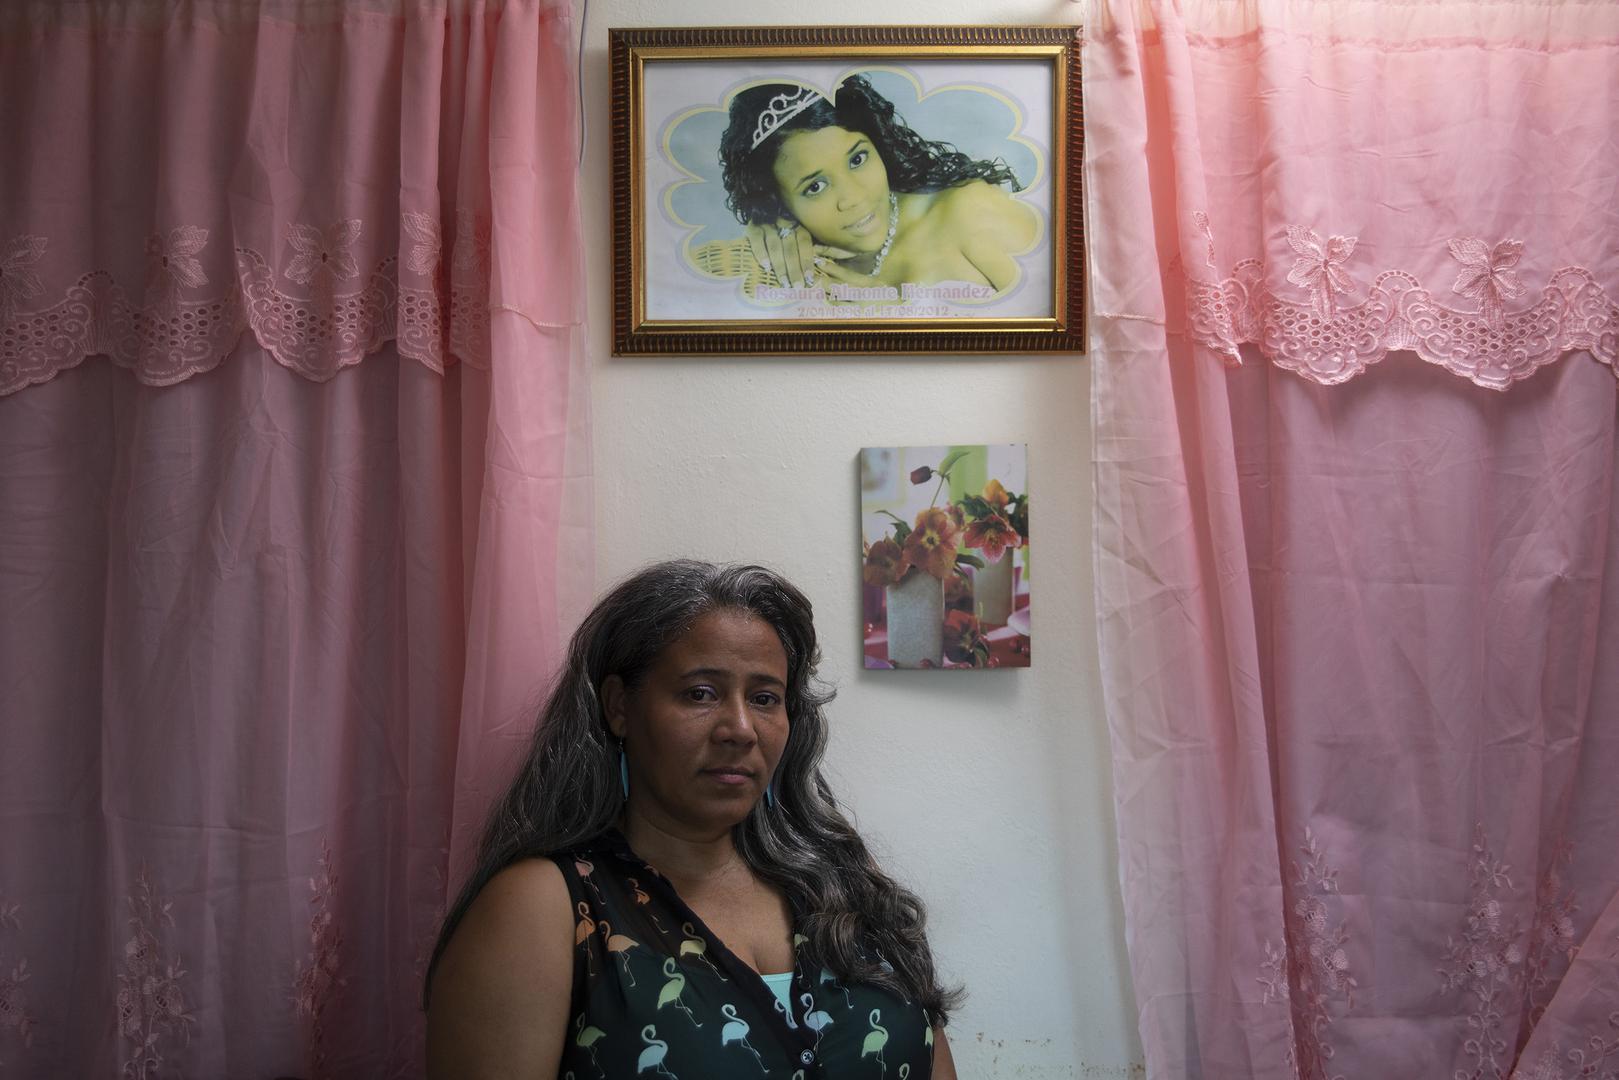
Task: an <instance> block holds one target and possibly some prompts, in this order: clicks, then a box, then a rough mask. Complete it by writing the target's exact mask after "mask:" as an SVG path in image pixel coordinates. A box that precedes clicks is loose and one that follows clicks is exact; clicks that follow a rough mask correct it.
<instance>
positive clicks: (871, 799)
mask: <svg viewBox="0 0 1619 1080" xmlns="http://www.w3.org/2000/svg"><path fill="white" fill-rule="evenodd" d="M1081 10H1082V9H1081V7H1080V6H1079V5H1076V4H1072V3H1068V2H1066V0H1046V2H1034V0H1004V2H1002V3H998V4H991V3H989V2H988V0H933V2H931V3H928V4H925V5H924V4H911V5H890V6H884V7H881V8H878V7H875V6H873V5H872V4H870V3H869V2H865V3H862V2H860V0H826V2H823V3H819V4H816V5H813V6H805V5H798V4H791V3H778V4H772V5H765V6H761V5H760V4H759V3H757V2H756V0H753V2H741V0H685V2H683V3H679V4H676V3H665V4H655V3H647V2H634V0H591V3H590V8H589V16H588V24H587V26H586V30H585V56H584V89H585V110H586V112H585V115H586V123H587V125H588V129H589V143H588V149H587V153H586V158H585V162H584V176H583V187H584V192H585V201H584V210H585V219H584V227H585V236H586V238H587V244H588V247H589V265H588V271H589V274H590V281H591V285H592V288H591V297H592V299H591V306H590V312H589V317H590V326H591V333H590V345H589V349H590V366H591V392H592V395H593V404H592V409H593V412H594V443H595V446H594V451H595V470H596V498H595V501H596V515H597V516H596V525H597V545H598V547H597V573H598V578H599V581H600V582H601V584H602V585H604V586H605V585H606V584H607V583H608V582H610V581H611V580H613V579H615V578H617V577H619V576H621V575H622V574H624V573H627V572H628V571H630V570H632V569H634V568H635V567H637V566H639V565H641V564H643V563H645V562H648V561H651V560H653V559H658V558H665V557H670V556H675V555H694V556H699V557H703V558H709V559H716V560H747V561H758V562H765V563H769V564H771V565H773V566H775V567H777V568H778V569H780V570H781V571H783V572H784V573H785V574H786V575H787V576H788V577H789V578H791V579H792V580H793V581H794V582H796V583H797V584H798V585H800V586H801V587H802V588H804V589H805V590H806V592H808V593H809V595H810V598H811V599H812V600H813V601H814V603H815V609H816V615H817V620H816V621H817V625H818V627H819V629H820V631H821V634H822V637H823V641H824V651H825V654H826V660H825V663H824V665H823V668H822V674H823V676H824V677H826V678H827V679H828V680H829V681H831V682H832V683H834V684H835V685H837V686H838V687H839V688H840V693H839V697H838V700H837V701H836V702H835V703H834V704H833V706H832V709H831V713H830V715H831V719H832V724H833V741H832V749H831V753H830V756H829V760H828V773H829V776H830V778H831V780H832V782H833V783H834V785H835V786H836V788H837V790H838V791H839V793H840V795H841V797H842V798H843V799H844V801H845V802H846V804H847V805H848V807H849V808H850V809H851V811H852V813H853V816H854V818H855V820H856V823H857V825H858V826H859V828H860V829H861V831H862V833H863V834H864V835H865V836H866V838H867V839H868V841H869V842H871V843H872V844H873V846H874V848H875V849H876V851H877V852H878V855H879V857H881V858H883V859H884V861H885V863H886V865H887V866H888V867H889V868H890V869H891V870H893V871H894V872H896V873H897V874H898V875H899V876H900V877H901V878H902V879H904V880H905V881H907V882H908V883H909V884H910V885H912V886H913V887H914V888H916V889H917V891H918V892H919V893H920V894H921V895H922V897H923V899H924V900H925V901H926V902H927V904H928V906H929V911H930V917H931V926H932V939H933V945H934V951H935V953H936V954H937V956H938V958H939V961H940V964H941V966H942V968H943V970H944V972H945V973H946V975H947V976H948V977H950V978H952V979H955V980H959V981H961V982H964V983H965V984H966V987H967V990H968V993H969V997H968V1001H967V1005H966V1007H965V1008H963V1009H962V1011H961V1012H960V1013H959V1015H958V1016H957V1017H956V1019H955V1021H954V1022H953V1023H952V1025H951V1027H950V1038H951V1044H952V1046H953V1047H954V1048H955V1053H956V1058H957V1061H958V1063H959V1065H960V1069H961V1075H962V1076H963V1077H969V1078H977V1077H986V1078H997V1077H1052V1078H1055V1077H1132V1076H1137V1075H1139V1073H1140V1066H1139V1065H1138V1064H1135V1063H1137V1062H1139V1061H1140V1060H1141V1051H1140V1048H1139V1045H1138V1042H1137V1038H1136V1035H1135V1013H1134V1006H1133V1004H1132V999H1131V991H1130V985H1129V975H1128V970H1127V967H1126V963H1125V956H1124V943H1123V923H1122V914H1121V909H1120V900H1119V890H1118V874H1117V871H1116V864H1115V850H1114V847H1115V845H1114V831H1113V809H1112V794H1111V786H1110V783H1111V781H1110V772H1109V767H1108V757H1107V732H1106V726H1105V724H1104V722H1103V719H1102V716H1101V710H1100V708H1099V705H1098V691H1097V686H1098V683H1097V660H1096V638H1095V628H1094V623H1093V620H1092V614H1091V612H1092V592H1091V590H1092V584H1091V556H1090V529H1091V522H1090V514H1091V502H1090V491H1091V478H1090V460H1089V445H1090V422H1089V405H1088V396H1089V389H1088V382H1087V379H1088V370H1087V367H1086V362H1085V360H1084V358H1082V357H1078V356H1048V357H1040V358H1031V357H995V358H985V357H977V356H945V357H937V358H929V357H899V358H892V359H884V358H859V357H837V358H824V359H781V358H755V359H747V360H736V359H708V358H698V359H691V360H624V359H615V358H613V357H612V356H611V355H610V353H611V336H610V328H611V315H612V313H611V309H610V282H611V272H612V270H611V263H610V250H609V238H610V217H611V207H610V203H609V188H610V184H611V175H610V169H609V164H608V137H607V115H608V110H607V81H608V76H607V29H608V27H610V26H663V25H689V26H725V25H759V24H764V23H800V24H807V23H810V22H813V23H817V24H830V25H847V24H858V23H864V22H870V21H873V20H874V19H882V20H884V21H889V22H930V23H938V24H957V23H960V24H970V23H988V22H995V23H1068V24H1071V23H1074V22H1076V21H1077V20H1078V16H1079V13H1080V11H1081ZM997 442H999V443H1007V442H1027V443H1028V444H1029V473H1030V490H1031V507H1032V511H1031V512H1032V515H1033V526H1034V528H1033V532H1034V536H1035V540H1034V543H1035V544H1036V545H1037V547H1036V548H1035V550H1036V551H1037V552H1038V555H1037V556H1036V558H1038V560H1039V574H1038V589H1037V592H1036V594H1035V603H1034V605H1033V607H1032V615H1033V619H1034V637H1033V641H1034V666H1033V667H1032V668H1030V669H1027V670H996V671H987V672H973V673H963V672H957V673H943V672H932V673H929V672H867V671H864V670H863V669H862V667H861V662H860V611H859V603H860V588H859V578H858V565H857V556H856V552H857V550H858V548H857V544H858V535H859V525H858V515H857V509H858V502H857V494H856V493H857V483H856V480H857V477H856V462H855V456H856V454H857V453H858V452H859V450H860V448H861V447H862V446H867V445H889V446H903V445H918V444H920V445H927V444H941V443H997Z"/></svg>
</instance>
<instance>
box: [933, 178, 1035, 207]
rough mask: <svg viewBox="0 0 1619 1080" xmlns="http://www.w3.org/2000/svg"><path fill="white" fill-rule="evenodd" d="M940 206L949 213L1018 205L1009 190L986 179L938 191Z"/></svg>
mask: <svg viewBox="0 0 1619 1080" xmlns="http://www.w3.org/2000/svg"><path fill="white" fill-rule="evenodd" d="M939 202H940V203H941V204H942V208H943V209H945V210H946V211H948V212H949V213H951V214H973V215H976V214H982V213H984V212H986V211H989V212H995V211H999V210H1005V209H1010V208H1013V207H1016V206H1018V205H1019V203H1018V202H1017V200H1015V199H1013V198H1012V195H1011V193H1010V192H1008V191H1007V190H1006V189H1005V188H1003V187H1001V186H1000V185H999V184H991V183H990V182H988V181H987V180H968V181H966V182H965V183H961V184H957V185H956V186H955V187H948V188H945V189H944V190H943V191H941V192H939Z"/></svg>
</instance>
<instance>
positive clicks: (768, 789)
mask: <svg viewBox="0 0 1619 1080" xmlns="http://www.w3.org/2000/svg"><path fill="white" fill-rule="evenodd" d="M775 808H776V782H775V781H774V780H772V781H770V783H768V784H766V785H765V809H766V810H774V809H775Z"/></svg>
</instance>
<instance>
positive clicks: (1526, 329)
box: [1186, 211, 1619, 390]
mask: <svg viewBox="0 0 1619 1080" xmlns="http://www.w3.org/2000/svg"><path fill="white" fill-rule="evenodd" d="M1194 219H1195V222H1196V224H1197V226H1198V229H1199V231H1200V232H1202V233H1203V235H1204V238H1205V240H1206V245H1207V255H1206V257H1205V260H1204V262H1205V265H1206V266H1207V267H1209V268H1211V269H1212V268H1214V266H1215V261H1214V260H1215V255H1214V253H1215V241H1214V237H1213V233H1212V230H1211V229H1210V227H1209V219H1208V215H1207V214H1204V213H1203V212H1201V211H1199V212H1197V213H1196V215H1195V218H1194ZM1286 240H1287V244H1288V246H1289V247H1290V248H1291V249H1292V251H1293V252H1294V258H1293V262H1292V265H1291V267H1290V268H1289V270H1288V273H1287V276H1286V279H1285V282H1286V285H1284V286H1283V287H1281V288H1274V287H1272V285H1271V284H1270V283H1269V273H1268V271H1269V270H1270V269H1271V268H1270V267H1268V266H1267V265H1266V264H1265V263H1264V262H1261V261H1260V260H1257V259H1245V260H1243V261H1242V262H1239V263H1237V265H1236V266H1234V267H1233V268H1232V271H1231V274H1230V276H1228V277H1226V278H1224V279H1221V280H1218V281H1216V280H1209V279H1208V278H1205V277H1198V276H1196V275H1193V274H1190V273H1189V274H1187V275H1186V311H1187V330H1188V333H1189V334H1190V335H1191V337H1192V339H1193V340H1194V341H1196V342H1197V343H1198V344H1200V345H1203V346H1205V347H1207V348H1209V349H1212V350H1214V351H1215V352H1217V353H1219V354H1220V355H1222V356H1224V357H1225V358H1226V359H1227V360H1228V361H1230V362H1233V363H1236V362H1240V356H1239V353H1238V346H1240V345H1255V346H1257V347H1258V349H1259V352H1260V353H1261V354H1262V355H1263V356H1264V357H1266V358H1267V359H1268V360H1270V361H1271V362H1273V363H1275V364H1276V365H1277V366H1279V367H1282V368H1285V369H1287V370H1288V371H1293V372H1297V373H1298V374H1300V375H1302V376H1304V377H1305V378H1307V379H1310V380H1312V381H1314V382H1318V383H1321V384H1323V385H1328V386H1330V385H1334V384H1336V383H1341V382H1345V381H1346V380H1348V379H1351V378H1354V377H1355V376H1356V375H1359V374H1360V373H1361V372H1363V371H1365V370H1366V369H1367V368H1368V367H1370V366H1371V365H1372V364H1375V363H1377V362H1378V361H1380V360H1382V359H1383V358H1384V357H1386V356H1387V355H1388V354H1389V353H1390V352H1391V351H1393V350H1395V349H1410V350H1412V351H1413V352H1415V353H1416V354H1417V355H1418V356H1420V357H1421V358H1422V359H1423V360H1425V361H1427V362H1428V363H1430V364H1437V365H1439V366H1440V367H1442V368H1445V369H1446V370H1447V371H1450V372H1453V373H1454V374H1457V375H1460V376H1461V377H1463V378H1465V379H1469V380H1471V381H1472V382H1474V383H1476V384H1477V385H1479V386H1484V387H1489V388H1490V389H1493V390H1504V389H1506V388H1507V387H1508V386H1510V385H1511V384H1512V383H1514V382H1516V381H1518V380H1520V379H1524V378H1527V377H1528V376H1530V375H1533V374H1534V373H1535V372H1536V371H1538V370H1539V369H1540V368H1542V367H1544V366H1545V365H1547V364H1549V363H1551V362H1552V361H1554V360H1556V359H1558V357H1560V356H1562V355H1563V354H1565V353H1567V352H1571V351H1574V350H1585V351H1587V352H1589V353H1590V354H1591V355H1592V356H1593V357H1595V358H1596V359H1597V360H1599V361H1601V362H1602V363H1605V364H1607V365H1609V366H1610V367H1612V368H1613V369H1614V372H1615V374H1616V375H1619V299H1616V298H1615V297H1613V296H1610V295H1609V294H1608V293H1607V291H1606V290H1604V289H1603V288H1602V286H1601V285H1600V284H1599V283H1598V282H1597V280H1596V278H1595V277H1594V276H1593V275H1592V274H1591V272H1590V271H1588V270H1585V269H1583V268H1581V267H1575V266H1570V267H1563V268H1562V269H1558V270H1554V271H1552V272H1551V273H1550V274H1548V275H1547V276H1546V277H1545V279H1544V281H1543V282H1542V283H1539V284H1540V288H1539V293H1538V296H1536V297H1532V298H1531V299H1530V301H1529V302H1528V303H1526V304H1523V305H1522V306H1519V307H1516V308H1514V309H1509V308H1508V306H1507V305H1508V302H1509V301H1512V300H1516V299H1518V298H1520V297H1524V296H1525V295H1526V294H1527V293H1529V286H1528V285H1526V284H1525V283H1524V281H1523V280H1522V278H1521V275H1520V272H1519V271H1517V270H1515V269H1514V267H1515V266H1516V265H1517V264H1518V262H1519V260H1520V259H1521V257H1522V255H1523V248H1524V245H1523V243H1522V242H1521V241H1518V240H1510V239H1509V240H1501V241H1499V242H1497V243H1495V244H1490V243H1487V242H1486V241H1484V240H1481V239H1478V238H1476V237H1471V236H1463V237H1457V238H1455V239H1453V240H1451V241H1450V242H1449V245H1448V248H1449V252H1450V255H1451V256H1452V257H1453V258H1454V259H1455V261H1456V262H1457V263H1459V264H1460V272H1459V273H1458V274H1457V276H1456V279H1455V281H1454V282H1451V283H1450V285H1449V288H1448V290H1447V292H1448V293H1449V294H1451V296H1452V297H1455V298H1460V299H1459V300H1456V299H1452V300H1451V301H1450V302H1449V303H1447V302H1446V297H1445V294H1443V293H1441V294H1437V295H1436V293H1435V291H1434V290H1433V289H1432V288H1430V287H1428V286H1427V285H1425V284H1424V283H1423V282H1422V281H1419V280H1418V279H1417V278H1416V277H1415V276H1413V275H1412V274H1410V273H1407V272H1405V271H1403V270H1395V269H1390V270H1384V271H1383V272H1381V273H1378V274H1377V275H1376V276H1375V277H1374V278H1372V280H1371V282H1370V284H1369V285H1364V284H1363V283H1362V279H1361V276H1360V273H1359V272H1358V271H1357V268H1356V267H1355V262H1356V260H1355V259H1354V255H1355V250H1356V238H1355V237H1353V236H1329V237H1328V238H1326V239H1325V240H1323V239H1322V237H1321V236H1320V234H1319V233H1317V232H1316V231H1315V230H1314V229H1311V228H1307V227H1304V226H1300V225H1291V226H1288V228H1287V230H1286Z"/></svg>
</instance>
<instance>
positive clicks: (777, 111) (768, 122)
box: [748, 86, 822, 150]
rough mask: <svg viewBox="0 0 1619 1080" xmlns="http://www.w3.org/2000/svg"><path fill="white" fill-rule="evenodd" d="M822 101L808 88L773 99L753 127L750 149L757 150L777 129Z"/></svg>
mask: <svg viewBox="0 0 1619 1080" xmlns="http://www.w3.org/2000/svg"><path fill="white" fill-rule="evenodd" d="M820 100H822V98H821V95H820V94H819V93H818V92H816V91H814V90H811V89H810V88H809V87H807V86H806V87H804V88H803V89H802V90H799V91H798V92H797V93H789V94H777V95H775V96H774V97H772V98H771V99H770V103H769V104H768V105H766V106H765V108H764V112H761V113H760V114H759V122H758V123H756V124H755V125H754V126H753V145H752V146H750V147H748V149H750V150H757V149H758V148H759V144H760V143H762V142H764V141H765V140H766V139H768V138H770V136H771V133H772V132H774V131H775V130H776V129H777V128H779V127H781V125H783V124H785V123H786V122H787V121H789V120H791V119H792V118H793V117H795V116H797V115H798V114H799V113H801V112H803V111H804V110H805V109H807V108H809V107H810V106H811V105H813V104H815V103H816V102H817V101H820Z"/></svg>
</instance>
